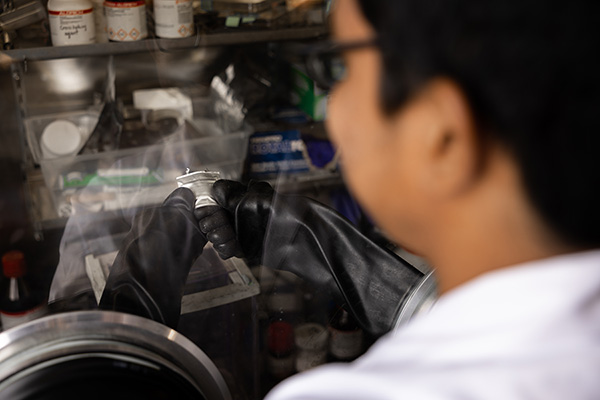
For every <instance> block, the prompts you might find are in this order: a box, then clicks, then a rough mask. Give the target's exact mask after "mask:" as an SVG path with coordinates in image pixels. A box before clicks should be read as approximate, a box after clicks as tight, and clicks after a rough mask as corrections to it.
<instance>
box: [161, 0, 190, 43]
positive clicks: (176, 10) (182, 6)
mask: <svg viewBox="0 0 600 400" xmlns="http://www.w3.org/2000/svg"><path fill="white" fill-rule="evenodd" d="M154 23H155V26H156V28H155V29H156V36H158V37H162V38H169V39H175V38H183V37H188V36H192V35H193V34H194V33H195V30H194V9H193V7H192V0H154Z"/></svg>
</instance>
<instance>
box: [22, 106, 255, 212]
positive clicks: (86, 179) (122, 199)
mask: <svg viewBox="0 0 600 400" xmlns="http://www.w3.org/2000/svg"><path fill="white" fill-rule="evenodd" d="M51 119H52V118H51V117H48V120H51ZM32 122H33V121H32ZM39 125H40V126H43V123H40V124H39ZM202 126H205V127H206V130H209V131H213V132H214V131H218V127H217V126H216V123H215V122H214V121H210V120H195V121H194V127H197V128H202ZM250 133H251V129H250V127H248V126H245V127H244V128H243V129H242V130H240V131H238V132H232V133H223V132H222V131H221V134H220V135H214V136H206V137H198V138H195V139H186V140H178V141H168V142H166V143H161V144H156V145H151V146H143V147H134V148H129V149H122V150H116V151H107V152H102V153H96V154H83V155H76V156H69V157H59V158H43V157H41V158H40V159H39V163H40V166H41V169H42V173H43V176H44V181H45V183H46V186H47V187H48V188H49V191H50V193H51V197H52V200H53V203H54V207H55V209H56V210H57V213H58V215H59V216H60V217H67V216H69V215H71V214H72V213H73V212H74V211H75V210H77V211H78V212H99V211H111V210H118V209H131V208H137V207H140V206H145V205H150V204H160V203H161V202H162V201H163V200H164V199H165V197H166V196H167V195H168V194H169V193H170V192H171V191H173V190H174V189H175V188H177V182H176V178H177V177H178V176H181V175H182V174H185V172H186V169H187V168H189V169H190V170H192V171H199V170H211V171H218V172H219V173H220V174H221V177H222V178H224V179H239V178H240V177H241V174H242V170H243V165H244V160H245V157H246V150H247V146H248V137H249V135H250ZM33 136H34V137H35V135H33ZM33 148H34V149H35V148H38V151H39V146H38V144H37V143H33Z"/></svg>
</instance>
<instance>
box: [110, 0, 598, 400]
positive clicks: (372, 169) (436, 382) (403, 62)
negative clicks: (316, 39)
mask: <svg viewBox="0 0 600 400" xmlns="http://www.w3.org/2000/svg"><path fill="white" fill-rule="evenodd" d="M598 11H600V10H598V5H597V4H596V2H593V1H577V2H568V3H560V4H555V3H554V2H548V1H541V0H519V1H517V0H514V1H513V0H503V1H488V2H481V1H474V0H439V1H427V2H426V1H421V0H379V1H370V0H340V1H337V2H336V3H335V6H334V10H333V12H332V32H333V39H334V41H335V42H336V43H337V45H335V46H332V47H330V52H331V51H332V50H331V49H337V50H338V51H339V52H340V53H341V56H342V58H343V61H344V63H345V66H346V73H345V75H344V77H343V79H342V80H341V81H339V82H338V83H337V84H336V85H335V87H334V89H333V91H332V93H331V99H330V104H329V108H328V120H327V124H328V130H329V133H330V135H331V139H332V140H333V142H334V143H335V144H336V146H337V147H338V148H339V149H340V152H341V157H342V165H343V171H344V175H345V178H346V180H347V183H348V185H349V187H350V189H351V190H352V192H353V194H354V195H355V196H356V198H357V199H358V200H359V202H360V203H361V204H362V205H363V206H364V207H365V209H366V210H367V212H368V213H369V214H370V216H371V217H372V218H373V219H374V221H375V222H376V223H377V225H378V226H379V227H381V228H382V229H383V231H384V232H385V233H386V234H387V235H388V236H389V237H390V238H391V239H392V240H394V241H395V242H397V243H399V244H400V245H402V246H403V247H406V248H408V249H411V250H413V251H415V252H417V253H419V254H420V255H422V256H424V257H425V258H426V259H427V260H428V261H429V262H430V263H431V264H432V265H433V266H434V267H435V274H436V278H437V281H438V285H439V291H440V297H439V299H438V301H437V303H436V304H435V306H434V307H433V308H432V309H431V311H430V312H429V313H427V314H421V315H419V316H417V317H415V318H414V319H413V320H412V321H410V322H409V323H408V324H407V325H405V326H403V327H401V328H400V329H398V330H396V331H395V332H392V333H389V334H387V335H384V336H383V337H382V338H380V339H379V340H378V341H377V342H376V343H375V345H374V346H372V347H371V348H370V349H369V351H368V352H367V353H366V354H365V355H364V356H362V357H361V358H359V359H358V360H356V361H355V362H353V363H350V364H329V365H326V366H322V367H318V368H315V369H313V370H311V371H308V372H306V373H302V374H298V375H296V376H294V377H292V378H289V379H288V380H286V381H284V382H283V383H281V384H280V385H278V386H277V387H275V389H274V390H273V391H272V392H271V393H270V394H269V395H268V396H267V398H268V400H291V399H344V400H348V399H544V400H548V399H566V398H568V399H596V398H598V397H599V396H600V381H599V380H598V379H597V375H598V371H600V323H599V321H600V251H598V249H597V248H598V246H599V244H600V229H598V227H599V226H600V213H598V212H597V210H596V207H597V204H600V198H599V193H598V192H599V191H598V190H597V189H596V187H595V186H596V185H597V184H598V182H599V181H600V179H599V178H600V176H599V174H600V168H598V167H599V166H598V161H597V157H595V154H594V152H595V151H596V149H598V148H600V135H598V133H599V131H600V129H599V123H600V119H598V118H597V117H596V114H597V112H598V111H597V110H598V109H600V98H599V96H600V90H599V89H600V88H599V87H598V86H600V84H599V83H598V79H597V77H596V74H597V71H598V70H600V68H599V67H600V66H599V65H598V61H597V60H596V57H595V56H594V55H595V52H596V51H597V49H598V48H599V45H600V43H598V41H599V40H600V35H598V34H597V28H596V27H597V25H598V24H597V22H598V21H597V20H598V18H599V16H600V13H599V12H598ZM215 198H216V199H217V201H218V202H219V204H220V205H221V206H223V208H224V209H225V210H227V211H228V212H230V215H231V217H232V218H233V219H234V226H235V235H234V234H233V233H232V231H231V229H229V230H228V229H226V228H222V227H223V226H227V223H226V221H225V220H224V219H223V217H222V215H221V214H222V213H221V211H218V212H216V213H214V214H211V213H212V212H213V211H206V210H205V211H204V212H196V215H195V216H196V218H198V219H199V220H200V223H199V226H200V230H201V231H202V233H203V234H204V235H206V237H207V238H208V239H209V240H211V241H213V242H214V243H216V246H217V247H218V248H220V249H221V251H222V252H223V254H224V255H225V256H227V255H231V254H233V253H234V250H232V248H233V247H235V246H236V244H235V243H239V244H240V245H241V248H242V250H243V251H244V253H245V255H246V256H249V255H250V254H253V255H256V254H257V253H258V249H259V248H261V247H263V248H262V250H263V253H265V254H266V255H268V257H269V259H267V260H266V261H267V262H269V261H272V260H271V259H272V258H273V257H274V256H273V255H272V254H271V252H265V251H264V246H269V244H268V242H269V240H275V239H274V238H276V237H277V236H278V235H280V234H282V233H281V232H284V236H289V237H290V238H292V239H291V242H294V240H295V238H296V237H297V236H298V235H299V236H300V237H312V238H314V237H315V236H314V235H312V233H313V232H317V233H319V232H321V231H322V230H325V231H327V229H328V228H325V227H326V226H329V224H328V223H327V224H325V223H320V222H325V221H326V220H328V218H330V219H332V220H335V221H338V220H337V219H335V218H334V217H330V216H328V217H327V218H322V217H323V215H325V214H326V212H325V211H323V210H322V209H321V208H318V209H317V212H313V211H314V210H315V208H314V207H313V206H305V205H302V204H304V203H302V204H301V205H300V206H298V204H296V203H294V202H293V201H290V200H289V199H286V200H285V201H283V202H284V203H285V204H284V205H285V206H284V207H279V208H278V206H277V204H275V203H277V202H278V200H277V197H274V196H273V192H272V190H271V189H270V188H268V187H264V186H263V187H261V186H251V187H250V188H249V189H247V191H246V189H245V188H241V187H240V186H236V185H234V184H232V183H229V182H223V181H221V182H217V184H215ZM189 200H190V201H193V199H189ZM287 202H289V203H287ZM188 203H189V202H188ZM292 203H293V204H292ZM186 204H187V203H186ZM290 204H292V205H293V206H292V205H290ZM184 208H185V207H183V208H182V209H184ZM299 209H300V210H304V211H306V210H308V212H305V213H303V214H302V215H304V216H306V215H309V216H311V217H313V218H305V219H301V218H291V217H289V215H295V214H298V211H297V210H299ZM186 210H187V211H186V213H187V214H189V213H190V212H191V211H190V210H189V209H187V208H186ZM212 210H215V209H212ZM281 210H284V211H281ZM187 214H186V215H187ZM209 214H210V215H209ZM217 215H221V216H220V217H215V216H217ZM215 221H217V222H215ZM281 221H285V223H281ZM315 221H316V222H315ZM337 223H338V222H336V223H335V224H334V225H335V226H337V225H336V224H337ZM339 224H342V223H341V222H339ZM342 225H343V224H342ZM293 226H296V228H295V230H294V229H293V228H292V227H293ZM276 228H277V229H276ZM288 231H289V232H292V234H290V235H287V232H288ZM298 232H299V233H298ZM304 232H309V233H310V234H311V235H309V234H305V233H304ZM340 232H342V233H343V234H340V235H337V236H331V235H330V237H331V242H343V243H345V244H349V245H355V248H356V251H355V252H354V253H353V257H348V256H347V255H346V250H349V249H350V248H349V247H345V248H344V251H339V250H338V251H328V250H327V248H325V249H323V248H322V247H323V246H312V249H313V250H314V251H315V252H316V253H318V254H320V255H323V257H315V260H317V261H318V260H321V261H323V260H325V261H324V262H323V264H324V265H329V264H328V263H329V262H330V261H331V260H334V261H335V260H338V261H339V260H343V261H346V262H345V263H338V264H339V265H342V264H344V265H347V266H351V267H352V268H355V267H357V265H361V264H362V261H375V262H374V263H372V264H370V266H369V268H373V269H374V270H376V269H377V268H378V267H377V265H379V263H378V262H377V261H379V260H383V264H384V265H386V268H385V269H384V271H390V270H391V269H390V267H391V266H392V264H393V263H392V261H389V260H388V259H386V258H385V257H384V256H383V255H381V254H380V253H378V250H376V249H374V248H373V247H372V246H371V245H370V244H369V243H368V242H365V241H364V240H362V239H361V238H360V237H359V236H357V235H355V234H354V233H353V231H352V230H351V229H349V228H347V229H346V228H344V229H341V230H340ZM346 234H347V235H348V236H346ZM264 235H266V239H265V242H264V243H262V237H263V236H264ZM196 236H198V235H196ZM200 236H201V235H200ZM234 236H235V238H234ZM317 236H318V235H317ZM324 236H326V235H324ZM345 238H351V240H345ZM275 241H276V240H275ZM198 242H202V240H201V239H198ZM202 243H204V242H202ZM232 243H233V244H232ZM322 243H324V242H323V241H322V242H321V244H322ZM356 243H360V245H356ZM294 244H297V243H294ZM304 244H306V243H304ZM312 244H313V245H314V244H315V243H312ZM317 244H318V243H317ZM363 245H364V246H363ZM228 246H229V249H228ZM309 247H310V246H304V247H303V249H304V250H306V249H308V248H309ZM273 249H279V250H278V251H277V252H276V253H277V254H276V255H277V256H279V257H280V258H281V257H283V259H285V260H289V259H290V258H292V259H293V257H294V256H295V255H296V256H297V253H298V251H297V250H298V246H279V247H275V246H272V247H271V250H273ZM236 251H237V250H236ZM360 252H362V253H360ZM363 253H364V254H376V256H372V257H371V256H369V257H365V259H363V258H361V257H362V256H361V255H360V254H363ZM265 254H263V261H265V260H264V258H265ZM303 254H306V253H305V252H304V253H302V255H303ZM193 256H195V253H194V254H193ZM330 256H331V257H330ZM354 256H356V257H358V258H359V262H350V261H351V259H353V258H354ZM298 257H299V256H298ZM366 259H368V260H366ZM319 262H320V261H319ZM275 264H276V263H275ZM307 264H310V263H307ZM338 264H336V263H335V262H334V263H333V265H338ZM398 267H399V268H400V267H401V264H398ZM352 268H348V269H347V270H344V271H341V272H343V274H340V275H343V276H355V275H353V273H352V272H353V271H352ZM357 268H359V269H360V267H357ZM336 271H337V273H339V272H340V271H339V270H336V269H335V268H334V269H330V271H329V272H332V274H333V275H334V276H336ZM184 272H185V271H184ZM111 274H112V272H111ZM125 275H127V274H125ZM125 275H123V276H125ZM372 275H373V276H374V277H375V278H374V279H377V276H378V277H379V280H380V282H381V285H378V286H377V287H378V288H380V289H382V290H381V291H375V293H376V295H373V291H370V290H363V291H360V290H349V291H348V290H347V291H345V292H344V288H343V286H344V285H341V286H342V288H341V290H342V292H343V294H344V298H345V299H346V300H348V301H349V303H353V304H363V302H365V303H366V304H367V306H366V310H363V311H365V312H364V313H363V314H364V315H366V316H367V317H368V316H371V315H372V314H373V313H371V312H370V310H371V308H375V309H377V310H382V309H383V308H384V303H386V302H382V301H381V299H392V298H394V296H390V295H389V290H388V289H389V286H390V285H394V284H398V285H400V284H401V283H402V282H406V279H401V280H395V279H388V280H387V281H386V279H385V278H382V276H380V274H378V273H375V272H374V273H373V274H372ZM409 275H410V274H409ZM330 280H331V279H330ZM109 281H110V280H109ZM350 281H351V282H353V281H352V279H350ZM342 283H343V282H342ZM355 283H356V282H355ZM363 284H364V282H363ZM386 285H387V286H386ZM109 286H110V285H109ZM358 288H359V289H363V288H364V286H358ZM109 289H110V288H109ZM403 291H404V290H402V292H403ZM355 292H360V295H359V296H358V299H357V298H352V294H353V293H355ZM348 293H349V294H348ZM105 294H107V292H106V291H105ZM110 294H111V292H110V290H109V291H108V294H107V296H106V298H107V299H110V298H115V297H114V296H112V297H111V296H110ZM369 295H370V296H369ZM378 299H379V301H378ZM352 300H354V301H352ZM370 302H374V303H373V304H375V303H376V305H377V307H370ZM159 303H160V302H159ZM386 304H388V305H389V307H396V306H397V304H391V302H389V301H388V302H387V303H386ZM157 308H158V309H159V310H161V309H163V308H165V307H160V306H159V307H157ZM382 314H383V315H384V318H379V319H376V321H375V322H378V323H379V322H382V321H383V322H384V323H383V324H379V325H377V324H375V325H373V326H378V327H379V328H380V330H381V329H382V327H383V326H387V325H386V324H385V322H389V318H388V317H389V315H387V314H386V311H385V310H384V311H382ZM367 320H368V318H367ZM369 322H371V321H370V320H368V321H367V324H366V325H369Z"/></svg>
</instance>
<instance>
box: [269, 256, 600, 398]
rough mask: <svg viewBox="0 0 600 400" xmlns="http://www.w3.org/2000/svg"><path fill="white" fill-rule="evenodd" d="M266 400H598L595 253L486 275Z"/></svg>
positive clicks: (599, 291) (599, 276) (599, 262)
mask: <svg viewBox="0 0 600 400" xmlns="http://www.w3.org/2000/svg"><path fill="white" fill-rule="evenodd" d="M267 399H268V400H292V399H294V400H295V399H302V400H311V399H323V400H325V399H328V400H331V399H340V400H353V399H357V400H358V399H360V400H380V399H409V400H433V399H435V400H442V399H443V400H449V399H456V400H458V399H460V400H471V399H473V400H475V399H477V400H479V399H498V400H519V399H527V400H537V399H539V400H554V399H556V400H558V399H560V400H566V399H568V400H582V399H586V400H592V399H595V400H597V399H600V251H589V252H583V253H577V254H572V255H565V256H558V257H553V258H550V259H546V260H539V261H535V262H530V263H526V264H522V265H519V266H514V267H510V268H505V269H502V270H499V271H495V272H491V273H488V274H485V275H484V276H481V277H479V278H477V279H474V280H472V281H471V282H468V283H466V284H464V285H462V286H460V287H458V288H456V289H454V290H452V291H450V292H448V293H447V294H445V295H443V296H441V297H440V299H439V300H438V302H437V303H436V305H435V306H434V307H433V309H432V310H431V311H430V312H429V313H428V314H425V315H420V316H417V317H416V318H415V319H414V320H413V321H411V322H410V323H409V324H408V325H406V326H404V327H402V328H400V329H399V330H398V331H396V332H393V333H390V334H388V335H386V336H384V337H383V338H381V339H380V340H379V341H378V342H377V343H375V345H373V346H372V347H371V349H369V351H368V352H367V353H366V354H365V355H364V356H363V357H361V358H359V359H358V360H357V361H355V362H354V363H351V364H347V365H343V364H329V365H325V366H322V367H318V368H315V369H313V370H311V371H308V372H306V373H303V374H298V375H295V376H293V377H291V378H289V379H288V380H286V381H284V382H283V383H281V384H280V385H278V386H277V387H275V389H274V390H273V391H272V392H271V393H270V394H269V395H268V396H267Z"/></svg>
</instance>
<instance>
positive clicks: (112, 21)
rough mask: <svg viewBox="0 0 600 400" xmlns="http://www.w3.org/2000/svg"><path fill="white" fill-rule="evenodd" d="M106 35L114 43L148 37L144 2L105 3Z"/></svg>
mask: <svg viewBox="0 0 600 400" xmlns="http://www.w3.org/2000/svg"><path fill="white" fill-rule="evenodd" d="M104 13H105V15H106V33H107V35H108V39H109V40H112V41H114V42H133V41H136V40H141V39H145V38H147V37H148V26H147V24H146V2H145V1H144V0H137V1H108V0H107V1H105V2H104Z"/></svg>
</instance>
